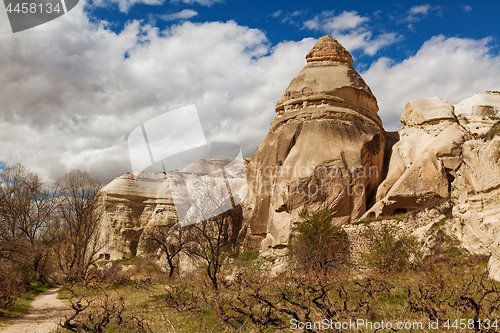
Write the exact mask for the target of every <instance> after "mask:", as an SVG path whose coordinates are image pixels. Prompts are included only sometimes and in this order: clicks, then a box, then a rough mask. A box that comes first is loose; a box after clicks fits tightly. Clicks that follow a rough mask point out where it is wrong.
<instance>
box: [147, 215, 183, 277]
mask: <svg viewBox="0 0 500 333" xmlns="http://www.w3.org/2000/svg"><path fill="white" fill-rule="evenodd" d="M187 241H188V237H187V232H186V229H185V228H183V227H181V226H180V224H179V223H177V224H175V225H171V224H170V225H169V224H166V225H155V226H153V227H149V228H147V229H145V230H144V231H143V235H142V242H143V244H144V245H143V246H144V249H145V250H146V251H148V252H155V251H157V250H158V249H160V251H161V255H163V256H164V257H165V259H166V261H167V264H168V269H169V274H168V275H169V278H172V276H173V275H174V272H175V271H176V270H177V266H178V264H177V263H176V257H177V256H178V254H179V253H180V252H181V251H182V250H184V247H185V245H186V243H187Z"/></svg>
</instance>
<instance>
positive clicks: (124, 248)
mask: <svg viewBox="0 0 500 333" xmlns="http://www.w3.org/2000/svg"><path fill="white" fill-rule="evenodd" d="M243 163H244V161H243V160H241V159H235V160H229V159H224V158H219V159H212V160H199V161H196V162H194V163H192V164H190V165H188V166H187V167H186V168H184V169H183V170H182V171H170V172H166V173H146V172H143V173H138V174H131V173H127V174H125V175H122V176H119V177H117V178H115V179H114V180H113V181H111V182H110V183H109V184H108V185H106V186H105V187H104V188H102V189H101V192H100V194H101V200H102V201H103V202H104V205H105V214H104V217H103V221H102V225H103V231H102V233H103V234H102V239H103V240H105V241H106V246H105V248H104V249H102V251H101V253H102V254H103V256H104V255H106V254H107V256H106V257H108V258H109V259H121V258H128V257H133V256H135V255H140V254H143V253H144V249H143V246H141V244H142V239H141V235H142V233H143V231H144V230H145V229H146V228H151V227H155V226H165V227H170V226H172V225H174V224H176V223H178V222H179V217H181V220H182V217H185V216H188V215H189V213H190V209H191V208H195V207H193V206H195V205H196V204H197V203H199V202H198V201H196V200H199V199H200V198H197V194H199V191H190V190H192V188H193V187H194V188H197V187H198V188H199V187H200V184H204V183H205V182H210V184H211V185H214V186H223V187H226V181H227V184H229V187H230V189H231V190H232V191H231V198H229V197H228V198H222V199H224V200H225V201H229V202H224V204H228V203H229V207H230V205H231V202H230V200H229V199H231V200H232V201H233V204H234V203H235V204H238V203H239V202H240V201H241V199H242V198H244V197H245V196H246V192H245V191H246V182H245V167H244V165H243ZM221 166H224V170H225V172H224V174H222V173H221V170H222V169H221ZM174 199H175V200H174ZM189 199H191V200H192V199H194V200H195V202H194V204H193V202H191V205H189V204H187V205H183V204H184V203H189V202H190V200H189ZM221 202H222V201H221ZM206 213H210V212H206ZM209 217H211V216H209Z"/></svg>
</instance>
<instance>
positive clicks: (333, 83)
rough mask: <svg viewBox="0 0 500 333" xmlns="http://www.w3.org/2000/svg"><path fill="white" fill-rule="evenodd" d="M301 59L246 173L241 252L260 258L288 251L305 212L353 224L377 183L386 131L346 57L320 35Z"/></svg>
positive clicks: (337, 45) (334, 42)
mask: <svg viewBox="0 0 500 333" xmlns="http://www.w3.org/2000/svg"><path fill="white" fill-rule="evenodd" d="M306 59H307V65H306V66H305V67H304V68H303V69H302V70H301V71H300V73H299V74H298V75H297V76H296V77H295V78H294V79H293V80H292V82H291V83H290V85H289V86H288V88H287V89H286V91H285V93H284V94H283V96H282V97H281V98H280V100H279V101H278V103H277V104H276V113H277V116H276V118H275V119H274V120H273V122H272V123H271V126H270V131H269V133H268V134H267V136H266V137H265V138H264V140H263V141H262V142H261V144H260V145H259V147H258V148H257V150H256V151H255V153H254V155H253V157H252V159H251V161H250V165H249V168H248V170H247V185H248V192H249V194H248V196H247V198H246V199H245V204H244V206H245V207H246V208H245V212H246V213H245V214H246V216H245V220H247V221H248V222H249V227H250V228H249V229H250V233H249V234H247V235H248V237H247V238H246V239H247V241H248V244H247V245H248V246H250V247H253V248H255V249H258V248H260V249H261V250H263V251H268V250H269V251H274V250H276V251H278V252H279V251H281V250H280V249H283V248H285V247H286V245H288V244H289V237H290V233H291V230H292V229H291V228H292V226H293V224H294V223H296V222H299V221H300V218H299V213H300V211H301V210H302V209H304V208H307V209H310V210H314V211H319V210H328V211H329V212H330V213H331V214H332V216H333V221H334V223H336V224H343V223H347V222H349V221H354V220H356V219H358V218H359V217H360V216H361V215H363V214H364V213H365V212H366V207H367V205H368V203H369V202H370V200H371V198H372V196H373V195H374V194H375V190H376V188H377V186H378V185H379V184H380V179H381V172H382V167H383V159H384V148H385V142H386V139H385V131H384V129H383V128H382V122H381V120H380V118H379V117H378V115H377V112H378V106H377V100H376V99H375V96H373V94H372V92H371V90H370V88H368V86H367V85H366V83H365V81H363V79H362V78H361V76H360V75H359V74H358V73H357V72H356V70H355V69H354V67H353V63H352V57H351V55H350V54H349V52H348V51H347V50H346V49H344V47H342V45H340V43H339V42H337V40H335V39H334V38H333V37H331V36H324V37H321V38H320V39H319V41H318V42H317V43H316V45H315V46H314V47H313V49H312V50H311V51H310V52H309V53H308V54H307V56H306ZM278 252H276V253H278Z"/></svg>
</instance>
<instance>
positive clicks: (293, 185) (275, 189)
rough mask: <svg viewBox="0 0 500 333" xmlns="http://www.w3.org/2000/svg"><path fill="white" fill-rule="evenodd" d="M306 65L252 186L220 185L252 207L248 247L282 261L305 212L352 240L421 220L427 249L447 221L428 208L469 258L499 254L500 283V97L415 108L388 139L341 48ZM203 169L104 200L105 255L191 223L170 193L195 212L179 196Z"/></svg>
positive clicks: (267, 141)
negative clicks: (387, 224) (394, 220)
mask: <svg viewBox="0 0 500 333" xmlns="http://www.w3.org/2000/svg"><path fill="white" fill-rule="evenodd" d="M306 60H307V65H306V66H305V67H304V68H303V69H302V71H300V73H298V74H297V76H296V77H295V78H294V79H293V80H292V82H291V83H290V85H289V86H288V88H287V89H286V91H285V93H284V94H283V96H282V97H281V98H280V100H279V101H278V103H277V104H276V118H275V119H274V121H273V122H272V123H271V126H270V130H269V133H268V135H267V136H266V137H265V138H264V140H263V141H262V143H261V144H260V145H259V147H258V148H257V150H256V151H255V154H254V156H253V157H252V158H251V159H250V161H249V162H248V164H247V165H246V175H245V168H243V167H241V165H240V168H239V169H238V168H233V169H231V168H230V169H231V170H232V171H230V172H228V173H227V174H228V175H226V176H225V175H221V176H219V179H221V180H222V179H229V183H230V184H231V189H233V190H232V191H231V193H232V194H233V195H234V196H235V197H236V198H238V199H237V202H239V200H241V199H243V198H244V200H243V201H242V202H241V207H242V208H243V211H244V223H243V226H242V230H241V233H240V234H243V235H245V238H244V239H243V240H240V244H241V246H243V247H246V248H252V249H254V250H259V251H261V253H262V254H264V255H267V256H279V255H283V254H285V253H286V246H287V245H288V244H289V240H290V236H291V227H292V226H293V224H294V223H295V222H297V221H298V219H299V218H298V213H299V212H300V211H301V210H302V209H304V208H307V209H310V210H328V211H330V212H331V213H332V214H333V216H334V222H335V223H336V224H339V225H344V226H345V228H346V229H349V230H351V231H350V234H352V235H354V234H356V233H359V230H358V229H359V228H361V227H358V226H354V225H353V224H352V223H355V222H356V221H358V220H360V219H362V220H369V219H381V220H383V219H387V218H391V217H392V216H395V215H398V216H399V215H401V214H404V213H407V212H409V211H419V213H418V214H417V215H414V216H418V218H415V217H413V218H411V219H409V220H407V223H406V222H405V223H403V224H401V225H400V226H399V227H401V228H403V229H404V228H406V229H407V230H406V231H408V232H413V233H414V234H416V235H418V236H419V237H420V238H421V239H423V240H425V237H428V236H429V234H428V233H427V230H430V227H431V226H432V225H434V224H435V223H436V221H440V220H442V216H441V215H440V214H441V212H440V211H439V210H436V209H434V208H429V207H434V206H435V205H436V204H437V203H440V202H448V205H451V206H450V207H451V216H449V218H447V221H446V224H447V226H446V231H447V232H448V233H450V234H454V235H456V236H457V237H458V239H459V240H460V241H461V243H462V244H463V246H465V247H466V248H467V249H468V250H469V251H471V252H473V253H477V254H487V255H490V254H491V258H490V263H489V267H490V274H491V276H493V277H495V278H497V279H500V136H498V135H496V134H498V133H499V132H500V128H499V127H500V125H499V123H498V122H499V120H500V93H499V92H485V93H478V94H476V95H474V96H473V97H471V98H468V99H466V100H464V101H462V102H460V103H458V104H456V105H451V104H449V103H448V102H446V101H444V100H441V99H440V98H438V97H432V98H421V99H415V100H412V101H410V102H409V103H408V104H407V105H406V107H405V109H404V111H403V113H402V116H401V123H402V128H401V129H400V130H399V131H398V132H392V133H391V132H386V131H385V130H384V129H383V127H382V122H381V120H380V118H379V117H378V115H377V112H378V105H377V101H376V98H375V96H374V95H373V94H372V92H371V90H370V88H369V87H368V86H367V85H366V83H365V82H364V81H363V79H362V78H361V76H360V75H359V74H358V73H357V72H356V70H355V69H354V68H353V61H352V57H351V55H350V54H349V52H348V51H347V50H345V49H344V48H343V47H342V45H340V44H339V43H338V42H337V41H336V40H335V39H334V38H332V37H331V36H324V37H322V38H321V39H320V40H319V41H318V42H317V44H316V45H315V46H314V48H313V49H312V50H311V51H310V52H309V53H308V54H307V56H306ZM197 163H198V164H197V166H196V165H195V166H191V167H190V168H189V169H188V170H183V171H178V172H170V173H166V174H148V175H142V177H143V185H140V184H139V183H137V181H136V180H137V175H136V176H134V175H131V174H126V175H123V176H120V177H118V178H116V179H115V180H114V181H113V182H111V183H110V184H108V185H107V186H106V187H105V188H103V190H102V193H103V194H104V195H103V200H104V201H105V203H106V207H107V213H106V218H105V222H104V223H105V226H106V228H107V237H109V238H110V240H111V241H110V242H109V244H110V245H109V248H107V249H106V251H107V252H106V253H109V254H111V256H112V257H113V258H121V257H122V256H134V255H137V254H140V253H141V246H140V242H141V233H142V231H143V230H144V228H147V227H148V225H151V224H154V223H166V224H174V223H177V222H178V221H179V220H182V219H183V218H184V217H185V216H188V215H189V210H190V206H189V205H188V204H186V205H184V206H183V205H177V204H175V203H174V202H173V201H174V200H173V199H172V198H173V196H172V193H181V194H180V196H179V197H181V198H182V197H183V196H184V198H186V200H187V201H184V202H188V201H189V200H188V199H189V196H190V195H189V194H187V193H188V192H189V191H188V192H186V191H185V190H182V189H184V188H186V187H185V185H182V186H181V185H176V184H191V187H196V186H198V185H199V183H197V181H196V180H193V179H200V177H201V178H203V177H208V174H209V173H210V172H211V171H210V170H207V168H206V167H207V166H208V165H212V166H213V165H214V162H212V163H210V162H209V161H199V162H197ZM195 164H196V163H195ZM197 168H198V169H199V170H197ZM236 170H240V171H236ZM242 170H243V171H242ZM212 171H213V170H212ZM245 177H246V180H245ZM139 178H140V177H139ZM216 178H217V177H216ZM198 181H199V180H198ZM138 184H139V185H138ZM144 184H146V185H144ZM228 186H229V185H228ZM188 187H189V186H188ZM247 193H248V195H247ZM191 199H192V198H191ZM181 201H182V200H181ZM234 203H235V202H233V206H234ZM236 204H237V203H236ZM228 207H229V208H228V209H230V206H228ZM426 209H427V210H426ZM429 209H430V210H429ZM425 212H428V213H425ZM426 214H427V215H426ZM355 246H358V247H360V246H361V245H359V244H357V245H356V244H355ZM361 247H362V246H361Z"/></svg>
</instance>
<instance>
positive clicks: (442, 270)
mask: <svg viewBox="0 0 500 333" xmlns="http://www.w3.org/2000/svg"><path fill="white" fill-rule="evenodd" d="M487 259H488V258H487V257H484V256H482V257H478V256H467V255H466V254H462V255H460V258H451V259H450V260H448V261H444V262H441V263H439V264H436V265H434V266H433V267H432V269H430V268H429V267H419V268H417V269H407V270H404V271H401V272H397V273H392V274H389V275H383V274H376V273H373V274H371V275H368V276H365V277H364V278H359V279H350V280H349V279H348V280H343V282H338V281H339V280H335V279H333V280H332V283H333V285H332V286H333V287H332V289H330V291H329V292H328V298H329V299H330V300H331V301H332V302H337V303H338V304H343V305H342V306H346V307H348V308H349V309H355V308H356V306H357V305H358V304H360V303H359V302H360V301H361V300H362V301H363V302H367V303H368V304H369V308H370V309H369V312H367V313H362V314H361V315H362V318H364V319H369V320H371V321H381V320H385V321H387V320H394V321H396V319H398V318H399V319H401V318H403V319H405V320H415V321H416V320H423V319H422V318H424V319H425V320H428V317H426V315H425V314H424V315H423V314H422V313H421V312H418V311H411V310H410V305H409V304H413V306H414V307H418V306H421V305H422V304H424V303H422V302H424V301H425V302H428V304H427V305H431V306H436V305H435V303H433V300H436V301H439V300H443V299H445V298H446V297H448V296H449V293H450V292H451V291H460V290H464V289H465V286H468V285H469V287H468V288H469V289H471V290H473V289H474V288H476V289H477V288H479V289H480V285H481V283H480V281H479V280H478V279H477V277H479V276H481V274H483V273H484V272H485V271H486V266H487V264H486V263H487ZM238 260H241V261H242V262H244V263H249V262H252V261H254V260H256V256H255V254H254V253H245V254H244V255H242V256H241V257H240V258H238ZM290 273H291V274H292V275H291V277H292V278H291V279H289V280H286V281H287V282H280V280H279V279H276V280H268V282H267V283H266V284H265V285H264V286H263V287H262V289H259V290H260V291H259V292H260V293H261V295H268V296H267V299H269V300H271V301H273V302H275V301H277V300H279V299H280V298H281V297H286V298H287V299H291V300H293V301H294V302H298V303H300V302H303V301H306V302H309V303H307V304H309V305H308V306H311V304H312V301H311V300H312V298H313V297H314V295H315V294H314V293H315V291H314V288H311V289H307V288H305V289H304V288H303V289H301V288H302V287H300V281H298V279H297V278H294V276H293V273H292V272H290ZM472 277H476V280H474V281H472V282H471V279H472ZM200 281H201V280H192V279H191V278H184V279H182V280H176V281H153V282H152V283H150V284H147V285H145V286H143V288H137V287H136V286H137V285H140V284H141V282H140V281H133V282H132V283H133V286H132V285H131V284H126V283H120V284H113V283H109V284H106V285H105V286H104V290H106V292H107V293H108V295H109V296H110V297H112V298H113V299H123V300H124V304H125V312H124V316H123V317H130V316H135V317H137V318H142V319H146V320H147V322H148V323H149V326H150V328H151V330H152V331H153V332H155V333H167V332H173V331H174V330H173V329H172V327H173V328H175V332H193V333H198V332H289V331H290V330H289V328H288V327H289V322H290V320H291V319H292V317H291V316H281V317H279V320H281V322H282V323H283V324H285V326H288V327H287V328H286V329H279V328H277V327H261V326H258V325H256V324H254V323H252V322H251V321H250V320H247V321H245V322H244V324H239V325H240V326H239V327H237V328H234V327H231V326H229V325H228V324H227V323H226V322H224V321H223V320H222V319H221V312H220V309H219V308H218V306H222V307H227V306H228V303H227V302H228V301H230V302H235V301H237V300H238V295H239V294H238V291H240V290H241V288H244V290H245V293H246V294H245V295H248V294H251V293H252V290H254V289H252V288H253V285H252V283H247V284H241V283H238V284H235V285H232V286H231V287H222V288H221V290H220V293H219V294H214V293H212V291H211V290H210V289H209V288H207V287H206V286H205V284H204V283H202V282H200ZM335 281H337V282H335ZM488 283H489V282H488ZM494 285H495V287H496V288H499V289H500V284H498V283H494ZM74 287H75V288H77V294H79V293H81V292H83V293H84V294H85V295H87V296H88V297H98V296H99V295H101V296H102V290H101V291H99V290H98V289H95V288H94V289H93V287H92V288H90V287H88V286H83V285H75V286H74ZM175 288H180V289H183V288H185V289H183V290H187V292H186V293H179V294H178V299H177V300H178V301H180V302H181V303H182V304H188V305H195V306H194V307H192V308H190V309H186V310H183V309H182V308H181V307H177V308H176V307H175V306H166V304H167V302H168V301H169V300H172V295H173V294H172V293H171V292H169V291H172V290H175ZM479 289H478V290H479ZM367 290H369V292H367ZM409 290H411V292H409ZM62 294H63V295H67V291H63V292H62ZM280 294H282V295H283V296H280ZM430 294H432V297H431V298H429V297H428V295H430ZM193 295H195V296H194V298H193ZM479 296H480V295H479V293H478V294H477V296H473V297H475V299H476V301H477V300H478V299H479ZM426 297H427V298H426ZM174 298H175V297H174ZM308 299H309V300H308ZM457 299H459V297H458V298H457ZM207 300H209V301H207ZM224 300H225V301H224ZM423 300H424V301H423ZM225 302H226V303H225ZM249 304H250V303H249ZM424 305H425V304H424ZM422 306H423V305H422ZM439 306H440V308H439V311H440V312H439V313H441V315H442V316H446V317H447V318H449V319H452V320H454V319H461V318H472V312H471V311H469V310H467V309H466V308H464V310H463V311H458V310H456V309H455V308H453V307H451V306H448V305H447V303H446V302H443V303H442V304H441V305H439ZM436 307H437V306H436ZM298 311H299V312H300V311H301V309H300V308H299V309H298ZM254 313H255V315H257V316H259V315H261V314H262V313H261V312H260V310H255V312H254ZM498 314H499V313H496V312H495V313H494V314H493V313H492V315H498ZM323 315H324V314H321V313H320V312H314V311H313V312H311V313H310V316H311V320H312V321H314V320H321V318H323V317H322V316H323ZM486 315H488V314H486ZM304 320H305V319H304ZM361 331H362V332H364V331H363V330H361ZM104 332H107V333H112V332H135V331H134V330H133V329H129V328H127V327H123V326H119V325H115V326H108V327H106V329H105V331H104ZM436 332H441V331H439V330H438V331H436Z"/></svg>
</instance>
